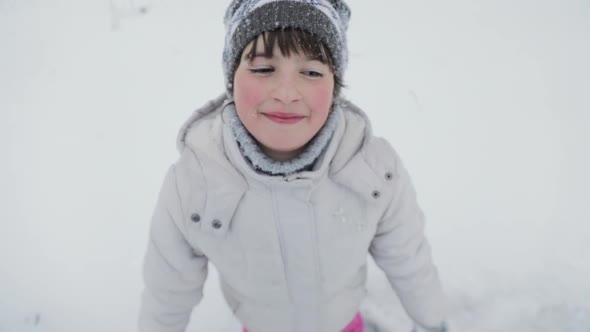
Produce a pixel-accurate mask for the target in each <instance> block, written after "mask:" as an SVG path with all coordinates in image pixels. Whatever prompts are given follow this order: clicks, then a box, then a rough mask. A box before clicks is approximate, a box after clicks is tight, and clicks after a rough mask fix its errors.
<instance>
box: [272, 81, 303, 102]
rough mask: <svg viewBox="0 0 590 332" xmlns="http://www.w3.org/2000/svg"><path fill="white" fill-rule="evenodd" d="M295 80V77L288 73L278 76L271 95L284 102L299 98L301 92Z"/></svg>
mask: <svg viewBox="0 0 590 332" xmlns="http://www.w3.org/2000/svg"><path fill="white" fill-rule="evenodd" d="M296 80H297V78H296V77H293V75H290V74H284V75H281V76H280V77H278V79H277V81H276V87H275V88H274V89H273V92H272V97H273V98H274V99H276V100H278V101H281V102H283V103H285V104H289V103H292V102H295V101H297V100H299V99H301V93H300V91H299V88H298V86H297V82H296Z"/></svg>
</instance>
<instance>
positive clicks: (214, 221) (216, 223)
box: [212, 219, 223, 229]
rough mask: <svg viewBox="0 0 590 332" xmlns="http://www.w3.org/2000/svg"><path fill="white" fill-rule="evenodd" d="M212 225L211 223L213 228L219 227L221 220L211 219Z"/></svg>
mask: <svg viewBox="0 0 590 332" xmlns="http://www.w3.org/2000/svg"><path fill="white" fill-rule="evenodd" d="M212 225H213V228H215V229H220V228H221V226H223V224H222V223H221V221H219V220H217V219H215V220H213V223H212Z"/></svg>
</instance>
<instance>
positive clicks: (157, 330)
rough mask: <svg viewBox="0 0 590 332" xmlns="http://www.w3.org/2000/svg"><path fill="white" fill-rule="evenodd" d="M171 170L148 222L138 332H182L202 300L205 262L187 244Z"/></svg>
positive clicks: (205, 271) (202, 256) (205, 274)
mask: <svg viewBox="0 0 590 332" xmlns="http://www.w3.org/2000/svg"><path fill="white" fill-rule="evenodd" d="M176 183H177V180H176V174H175V170H174V166H172V167H170V169H169V170H168V173H167V174H166V178H165V180H164V184H163V185H162V188H161V190H160V194H159V197H158V201H157V205H156V208H155V211H154V213H153V216H152V220H151V228H150V236H149V243H148V248H147V252H146V255H145V258H144V264H143V279H144V284H145V287H144V290H143V293H142V298H141V308H140V313H139V332H183V331H185V329H186V327H187V325H188V323H189V320H190V315H191V312H192V310H193V308H194V307H195V306H196V305H197V304H198V303H199V302H200V301H201V298H202V297H203V285H204V283H205V279H206V278H207V258H206V257H205V256H204V255H203V254H202V253H200V252H198V250H196V249H195V248H194V247H192V246H191V245H190V244H189V243H188V242H187V240H186V238H185V234H186V226H185V225H184V223H183V212H182V205H181V202H180V197H179V194H178V190H177V186H176Z"/></svg>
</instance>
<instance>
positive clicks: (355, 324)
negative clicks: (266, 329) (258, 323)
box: [244, 312, 365, 332]
mask: <svg viewBox="0 0 590 332" xmlns="http://www.w3.org/2000/svg"><path fill="white" fill-rule="evenodd" d="M364 330H365V323H364V322H363V317H362V316H361V314H360V312H359V313H357V314H356V315H355V316H354V318H353V319H352V321H351V322H350V323H348V325H346V327H345V328H344V330H342V332H363V331H364ZM244 332H248V329H246V328H244Z"/></svg>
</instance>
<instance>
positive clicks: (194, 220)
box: [191, 213, 201, 222]
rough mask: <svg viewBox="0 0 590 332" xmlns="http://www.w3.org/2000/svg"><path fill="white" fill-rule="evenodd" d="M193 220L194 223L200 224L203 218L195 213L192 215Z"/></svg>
mask: <svg viewBox="0 0 590 332" xmlns="http://www.w3.org/2000/svg"><path fill="white" fill-rule="evenodd" d="M191 220H192V221H193V222H199V221H201V216H200V215H199V214H198V213H193V214H191Z"/></svg>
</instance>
